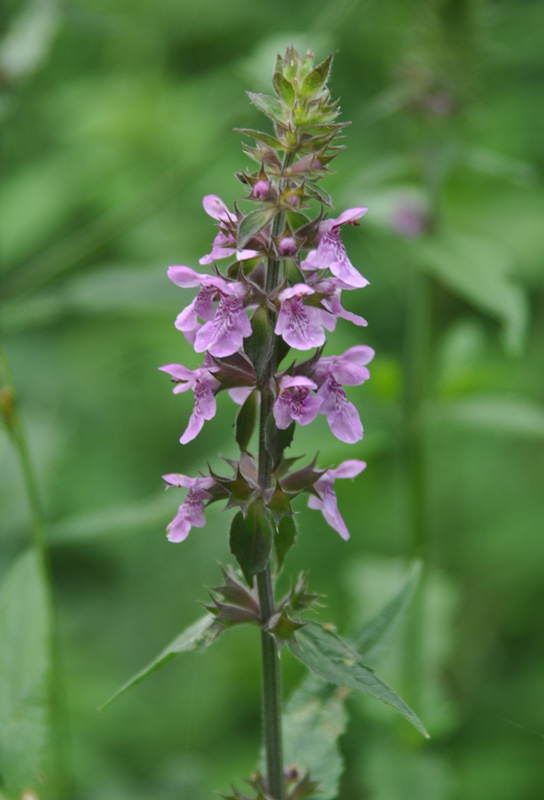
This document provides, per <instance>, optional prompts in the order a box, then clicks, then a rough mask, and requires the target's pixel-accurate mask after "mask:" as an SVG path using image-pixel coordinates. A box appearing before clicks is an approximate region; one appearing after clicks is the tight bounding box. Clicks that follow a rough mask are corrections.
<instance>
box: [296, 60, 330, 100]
mask: <svg viewBox="0 0 544 800" xmlns="http://www.w3.org/2000/svg"><path fill="white" fill-rule="evenodd" d="M332 57H333V54H332V53H331V54H330V55H329V56H327V58H326V59H325V60H324V61H322V62H321V64H318V65H317V67H315V69H313V70H312V71H311V72H310V73H308V75H306V77H305V78H304V81H303V83H302V87H301V90H300V93H301V94H302V96H303V97H309V96H310V95H311V94H315V92H318V91H319V90H320V89H321V88H323V86H324V85H325V84H326V83H327V80H328V78H329V73H330V71H331V65H332Z"/></svg>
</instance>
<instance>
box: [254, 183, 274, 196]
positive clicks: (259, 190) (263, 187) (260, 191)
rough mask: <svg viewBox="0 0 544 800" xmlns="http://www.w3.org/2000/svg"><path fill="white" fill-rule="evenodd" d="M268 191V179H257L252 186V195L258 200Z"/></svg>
mask: <svg viewBox="0 0 544 800" xmlns="http://www.w3.org/2000/svg"><path fill="white" fill-rule="evenodd" d="M269 191H270V184H269V182H268V181H265V180H262V179H261V180H258V181H257V183H256V184H255V186H254V187H253V197H256V198H257V199H258V200H262V198H263V197H266V195H267V194H268V193H269Z"/></svg>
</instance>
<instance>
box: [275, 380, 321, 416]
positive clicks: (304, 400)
mask: <svg viewBox="0 0 544 800" xmlns="http://www.w3.org/2000/svg"><path fill="white" fill-rule="evenodd" d="M312 389H317V384H315V383H314V382H313V381H312V380H310V378H305V377H304V376H303V375H295V376H291V375H284V376H283V377H282V378H281V380H280V392H279V394H278V397H277V399H276V402H275V403H274V407H273V413H274V419H275V420H276V425H277V426H278V428H280V429H281V430H284V429H285V428H288V427H289V425H290V424H291V423H292V422H293V421H295V422H298V423H299V425H309V423H310V422H312V421H313V420H314V419H315V417H316V415H317V412H318V409H319V406H320V405H321V402H322V401H321V400H320V399H319V398H318V397H314V396H312V394H311V390H312Z"/></svg>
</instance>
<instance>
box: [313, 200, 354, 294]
mask: <svg viewBox="0 0 544 800" xmlns="http://www.w3.org/2000/svg"><path fill="white" fill-rule="evenodd" d="M367 211H368V209H367V208H349V209H348V210H347V211H344V212H343V213H342V214H340V216H339V217H337V218H336V219H327V220H324V221H323V222H321V223H320V225H319V237H320V240H319V244H318V246H317V250H316V251H315V255H311V254H308V256H307V258H306V259H305V266H304V267H303V268H304V269H309V268H311V269H330V271H331V272H332V274H333V275H335V276H336V277H337V278H340V279H341V280H342V281H343V282H344V283H345V284H347V286H348V287H350V288H354V289H358V288H361V287H363V286H366V285H367V284H368V281H367V279H366V278H363V276H362V275H361V273H360V272H358V270H356V269H355V267H354V266H353V264H352V263H351V261H350V260H349V258H348V254H347V253H346V248H345V247H344V243H343V242H342V239H341V238H340V226H341V225H346V224H353V223H355V221H356V220H358V219H360V218H361V217H362V216H363V215H364V214H366V212H367Z"/></svg>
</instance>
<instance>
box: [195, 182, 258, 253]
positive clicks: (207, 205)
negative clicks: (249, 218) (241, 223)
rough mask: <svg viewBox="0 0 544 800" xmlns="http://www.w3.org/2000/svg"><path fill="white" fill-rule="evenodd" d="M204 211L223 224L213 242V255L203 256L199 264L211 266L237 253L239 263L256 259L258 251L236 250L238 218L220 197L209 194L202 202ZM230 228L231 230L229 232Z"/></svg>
mask: <svg viewBox="0 0 544 800" xmlns="http://www.w3.org/2000/svg"><path fill="white" fill-rule="evenodd" d="M202 205H203V206H204V211H205V212H206V214H208V216H209V217H211V218H212V219H216V220H217V221H218V222H219V223H222V225H221V228H220V230H219V233H218V234H217V236H216V237H215V239H214V240H213V247H212V251H211V253H208V255H205V256H202V258H200V259H199V264H211V263H212V262H213V261H216V260H219V259H221V258H227V257H228V256H231V255H233V254H234V253H236V259H237V260H238V261H245V260H246V259H248V258H255V256H257V255H258V253H257V252H256V250H238V251H237V250H236V239H235V237H234V235H233V232H232V231H233V230H234V228H235V227H236V222H237V220H236V216H235V215H234V214H231V212H230V211H229V210H228V208H227V206H226V205H225V203H224V202H223V201H222V200H221V198H220V197H217V195H215V194H208V195H206V197H204V199H203V200H202ZM228 228H230V230H228Z"/></svg>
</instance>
